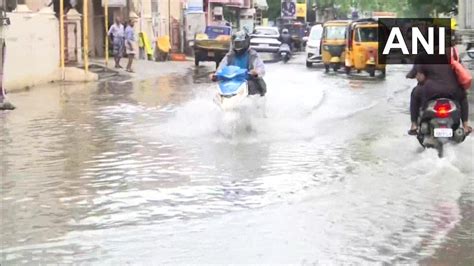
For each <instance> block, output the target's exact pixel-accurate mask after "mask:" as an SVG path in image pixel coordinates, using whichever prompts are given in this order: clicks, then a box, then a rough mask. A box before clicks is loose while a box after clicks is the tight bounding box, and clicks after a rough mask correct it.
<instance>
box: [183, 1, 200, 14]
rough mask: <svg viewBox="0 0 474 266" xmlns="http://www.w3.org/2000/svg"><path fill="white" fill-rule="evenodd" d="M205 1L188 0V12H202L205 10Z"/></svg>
mask: <svg viewBox="0 0 474 266" xmlns="http://www.w3.org/2000/svg"><path fill="white" fill-rule="evenodd" d="M203 10H204V9H203V1H202V0H188V2H187V12H188V13H202V12H203Z"/></svg>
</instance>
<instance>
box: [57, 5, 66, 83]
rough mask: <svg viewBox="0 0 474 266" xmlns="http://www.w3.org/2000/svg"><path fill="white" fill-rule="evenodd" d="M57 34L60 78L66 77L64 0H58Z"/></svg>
mask: <svg viewBox="0 0 474 266" xmlns="http://www.w3.org/2000/svg"><path fill="white" fill-rule="evenodd" d="M59 31H60V33H59V35H60V38H59V39H60V45H59V46H60V49H61V51H60V61H61V63H60V65H61V79H62V80H64V79H65V78H66V76H65V75H66V73H65V65H64V60H65V59H64V0H59Z"/></svg>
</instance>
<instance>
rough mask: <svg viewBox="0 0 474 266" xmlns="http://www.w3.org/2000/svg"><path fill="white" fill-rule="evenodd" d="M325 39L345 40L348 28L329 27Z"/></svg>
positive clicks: (325, 32)
mask: <svg viewBox="0 0 474 266" xmlns="http://www.w3.org/2000/svg"><path fill="white" fill-rule="evenodd" d="M324 37H325V38H326V39H330V40H344V39H345V38H346V27H345V26H328V27H326V29H325V31H324Z"/></svg>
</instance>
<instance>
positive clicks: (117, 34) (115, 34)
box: [108, 17, 124, 68]
mask: <svg viewBox="0 0 474 266" xmlns="http://www.w3.org/2000/svg"><path fill="white" fill-rule="evenodd" d="M108 35H109V38H110V41H111V43H112V44H113V54H114V59H115V68H122V66H121V65H120V58H121V57H122V54H123V50H124V47H123V46H124V27H123V25H122V19H121V18H120V17H116V18H115V23H114V24H113V25H112V26H110V29H109V32H108Z"/></svg>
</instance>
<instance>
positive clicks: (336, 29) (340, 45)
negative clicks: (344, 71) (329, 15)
mask: <svg viewBox="0 0 474 266" xmlns="http://www.w3.org/2000/svg"><path fill="white" fill-rule="evenodd" d="M349 24H350V21H348V20H332V21H328V22H326V23H324V25H323V37H322V40H321V44H322V45H321V55H322V58H323V64H324V68H325V69H326V72H329V69H330V68H332V69H333V70H334V71H337V70H339V69H340V68H341V67H342V66H343V65H344V58H345V55H344V54H345V50H346V37H347V28H348V25H349Z"/></svg>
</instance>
